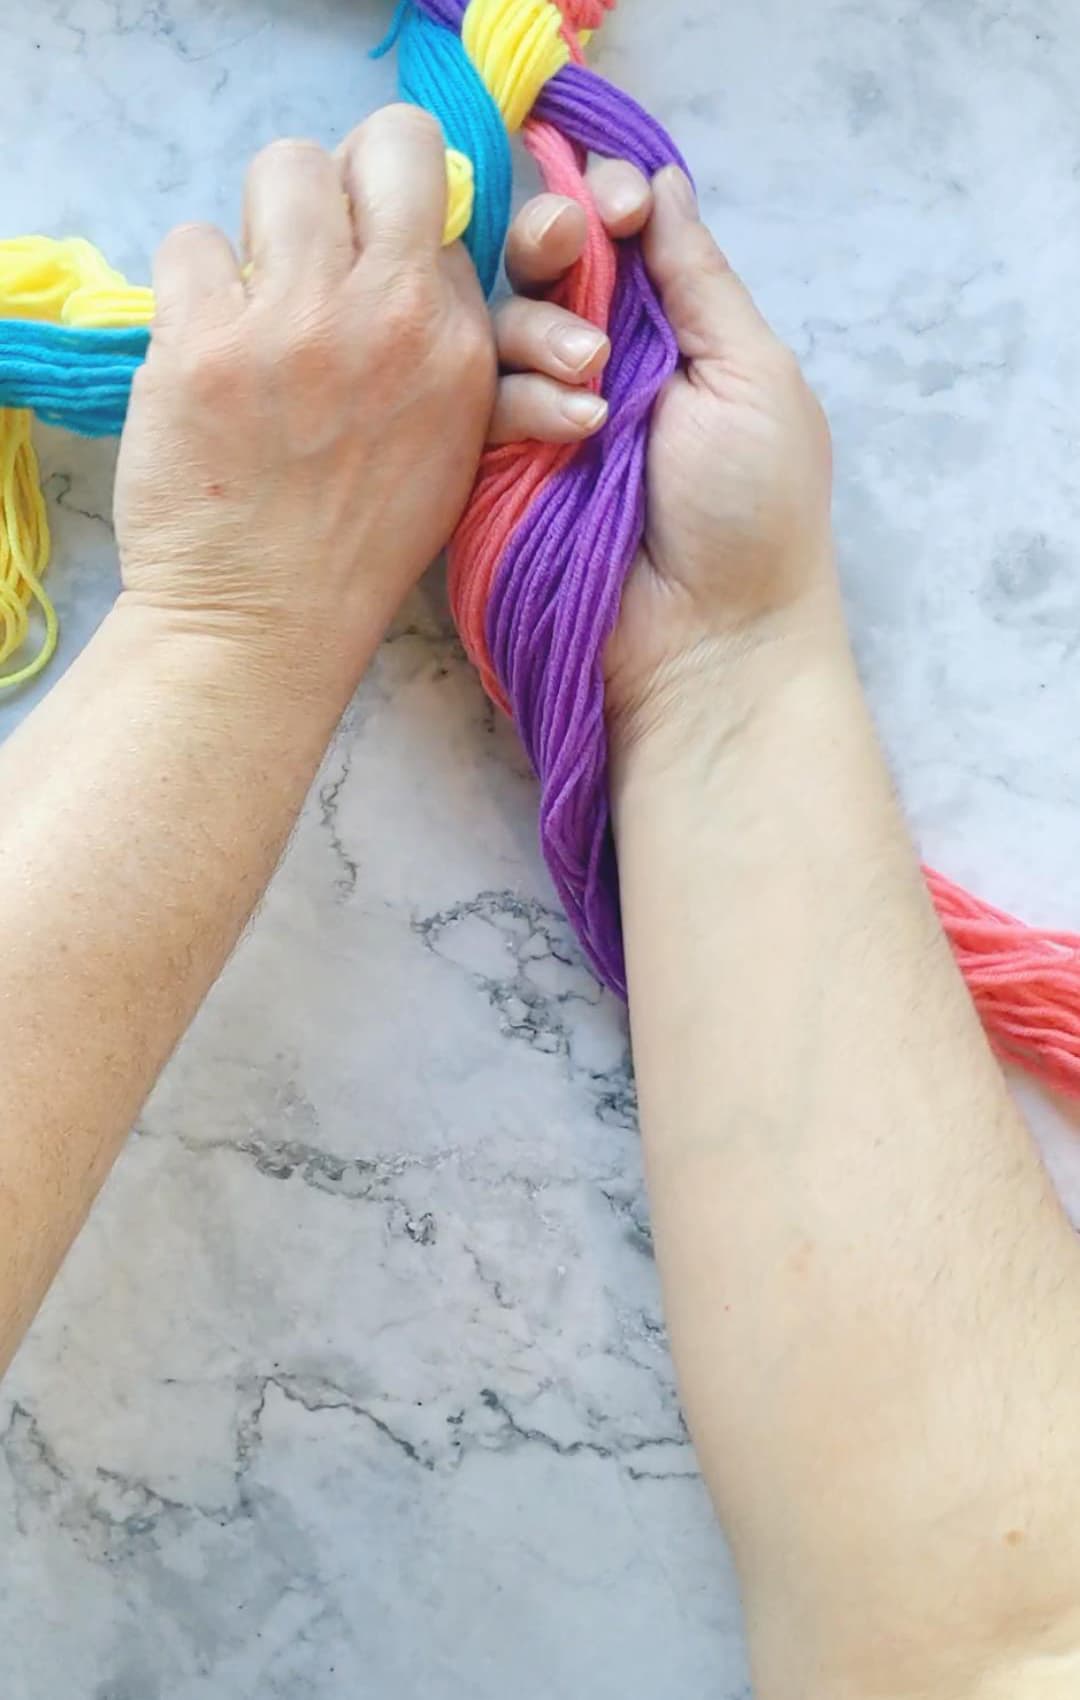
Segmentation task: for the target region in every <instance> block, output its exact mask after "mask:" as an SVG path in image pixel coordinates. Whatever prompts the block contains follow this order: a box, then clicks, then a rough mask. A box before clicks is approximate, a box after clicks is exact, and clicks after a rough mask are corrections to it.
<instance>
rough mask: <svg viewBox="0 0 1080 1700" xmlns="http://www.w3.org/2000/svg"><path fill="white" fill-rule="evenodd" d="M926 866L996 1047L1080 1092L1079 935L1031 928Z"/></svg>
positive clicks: (1058, 1085)
mask: <svg viewBox="0 0 1080 1700" xmlns="http://www.w3.org/2000/svg"><path fill="white" fill-rule="evenodd" d="M925 873H926V883H927V885H928V887H929V889H930V895H931V897H932V898H933V900H934V905H935V907H936V909H937V911H938V914H939V915H940V917H941V921H942V924H943V926H944V928H945V932H946V934H947V935H948V939H949V943H950V944H951V945H952V948H953V953H954V955H955V957H956V960H957V962H958V963H959V965H960V970H961V972H962V973H963V976H964V979H965V980H966V981H967V985H968V990H969V991H970V992H971V995H972V997H973V998H974V1000H975V1007H976V1009H977V1010H978V1012H979V1015H980V1017H981V1018H982V1021H983V1025H984V1026H985V1028H986V1030H987V1033H988V1034H989V1036H990V1039H991V1042H992V1043H993V1045H994V1048H995V1050H996V1051H997V1052H998V1054H999V1055H1000V1056H1001V1057H1002V1058H1003V1059H1005V1060H1007V1061H1009V1062H1014V1063H1016V1064H1017V1066H1018V1067H1020V1068H1023V1069H1024V1070H1026V1072H1027V1073H1028V1074H1031V1075H1033V1076H1034V1077H1035V1078H1036V1079H1038V1080H1042V1081H1043V1082H1045V1084H1046V1085H1047V1086H1050V1087H1052V1088H1054V1089H1055V1090H1056V1091H1058V1092H1064V1093H1066V1094H1067V1095H1068V1096H1069V1097H1071V1098H1080V935H1077V934H1076V933H1058V932H1037V931H1035V930H1034V929H1033V928H1031V927H1026V926H1025V925H1024V924H1023V922H1022V921H1018V920H1016V918H1015V917H1014V916H1012V915H1007V914H1005V913H1004V912H1003V911H1002V910H1000V909H994V908H992V907H991V906H990V904H988V903H984V902H982V900H981V899H980V898H977V897H972V896H971V894H970V893H969V892H966V891H963V890H962V889H961V888H960V887H959V886H957V885H953V884H952V882H951V881H950V880H947V879H945V878H944V877H943V876H942V875H941V874H938V873H934V872H933V870H932V869H929V868H928V869H926V870H925Z"/></svg>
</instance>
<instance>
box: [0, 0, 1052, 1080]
mask: <svg viewBox="0 0 1080 1700" xmlns="http://www.w3.org/2000/svg"><path fill="white" fill-rule="evenodd" d="M614 5H615V0H402V4H401V5H400V6H399V8H398V13H397V17H396V19H395V24H394V28H393V30H392V32H391V37H390V39H389V41H388V43H387V44H385V45H386V46H390V45H396V47H397V51H398V60H399V72H400V84H401V91H402V94H403V95H404V97H405V98H406V99H408V100H410V101H413V102H415V103H416V104H418V105H421V106H424V107H426V108H427V109H428V110H430V111H431V112H433V113H434V114H435V115H436V116H437V117H438V118H439V119H440V121H441V123H442V126H443V129H444V132H445V134H446V139H447V142H448V144H449V152H448V172H449V181H450V189H451V193H450V214H449V217H448V225H447V240H454V239H456V238H457V237H458V236H461V235H462V234H463V235H464V239H465V241H466V244H467V245H468V248H469V250H470V252H471V254H472V256H473V259H474V261H475V263H476V267H477V271H478V273H479V275H480V278H481V281H482V283H483V285H484V288H485V290H487V291H488V292H490V291H491V289H492V288H493V287H494V284H495V281H496V278H497V275H498V270H499V264H500V260H501V255H502V248H503V244H504V241H505V238H506V233H507V229H508V226H509V221H510V205H511V192H512V179H513V163H512V154H511V137H512V135H513V134H514V133H515V132H517V131H519V130H520V131H521V132H522V134H523V138H524V141H525V145H526V147H527V148H528V149H529V151H530V153H531V154H532V155H533V157H534V159H535V160H536V162H537V164H538V166H539V169H540V173H541V176H542V178H543V180H544V183H545V186H546V187H547V188H548V189H550V190H552V191H554V192H555V193H558V194H562V195H568V196H571V197H573V198H574V199H575V200H576V201H578V202H579V203H580V205H581V206H582V208H583V210H584V212H585V215H586V219H587V221H588V232H589V234H588V241H587V245H586V250H585V253H584V256H583V258H582V260H581V262H580V263H579V264H578V266H576V267H575V268H574V271H573V272H572V274H571V275H570V276H569V278H568V279H567V280H566V282H565V283H564V284H563V285H562V286H561V287H560V289H559V291H558V292H557V298H558V299H559V300H560V301H561V302H562V303H563V304H564V305H565V306H567V307H568V308H570V309H571V310H572V311H574V312H576V313H579V314H581V315H582V316H584V317H586V318H588V319H590V320H591V321H592V322H593V323H595V324H597V325H599V326H601V327H603V328H604V329H606V330H607V331H608V334H609V336H610V339H611V346H612V353H611V359H610V361H609V364H608V367H607V369H606V372H605V374H604V378H603V380H602V387H603V393H604V395H605V397H606V399H607V401H608V403H609V416H608V421H607V424H606V425H605V427H604V429H603V430H602V432H601V433H600V434H599V435H598V436H597V437H595V438H594V439H592V440H591V441H589V442H587V443H585V444H583V445H582V446H580V447H567V448H553V447H549V446H546V445H539V444H535V443H523V444H518V445H514V446H511V447H508V448H500V449H497V450H494V451H492V452H490V453H488V454H487V455H486V456H485V457H484V460H483V463H482V465H481V468H480V472H479V476H478V479H477V484H476V488H475V491H474V494H473V497H472V500H471V503H470V506H469V509H468V511H467V513H466V515H465V517H464V519H463V521H462V524H461V526H460V528H459V530H458V533H457V535H456V537H455V538H454V540H453V543H452V545H451V549H450V589H451V599H452V604H453V609H454V615H455V619H456V621H457V624H458V628H459V631H460V633H461V637H462V641H463V643H464V645H465V648H466V650H467V651H468V654H469V656H470V657H471V659H472V661H473V662H474V663H475V665H476V667H477V669H478V671H479V673H480V675H481V678H482V680H483V683H484V686H485V688H486V690H487V691H488V693H489V695H490V696H491V697H492V698H493V700H494V701H495V702H496V703H498V704H499V705H500V706H501V707H502V708H503V709H504V710H506V711H507V712H508V713H509V714H510V715H511V716H512V717H513V720H514V722H515V724H516V725H517V728H518V730H519V732H520V735H521V737H522V740H523V742H524V745H525V748H526V750H527V752H528V755H529V758H530V760H531V762H532V765H533V767H534V769H535V771H536V774H537V777H538V779H539V783H540V796H541V801H540V827H541V840H542V844H543V850H544V854H545V857H546V860H547V863H548V866H549V868H550V870H551V875H552V878H553V880H554V882H555V885H556V887H557V889H558V892H559V895H560V898H561V900H562V902H563V903H564V905H565V907H566V912H567V915H568V917H569V919H570V921H571V923H572V925H573V927H574V930H575V932H576V933H577V936H578V938H579V939H580V941H581V944H582V948H583V950H584V952H585V954H586V956H587V958H588V960H589V962H590V964H591V965H592V967H593V969H594V970H595V972H596V974H597V975H598V977H599V978H600V979H601V980H602V981H604V982H605V983H606V984H607V985H608V986H610V987H612V988H613V989H614V990H615V991H617V992H619V993H620V994H623V995H625V989H626V986H625V969H624V962H623V951H622V934H621V926H620V918H619V890H618V872H617V867H616V860H615V847H614V840H613V836H612V828H611V817H610V810H609V802H608V756H607V735H606V727H605V720H604V681H603V669H602V658H603V652H604V648H605V645H606V643H607V640H608V638H609V636H610V634H611V631H612V628H613V626H614V623H615V619H616V617H617V614H618V610H619V603H620V598H621V594H622V589H623V585H624V583H625V580H626V575H627V573H628V571H629V568H630V565H631V563H632V561H633V559H634V556H635V554H636V552H637V550H638V548H639V546H640V543H641V539H642V535H643V530H644V522H645V498H644V490H645V454H646V446H647V438H648V431H649V423H650V418H651V413H652V408H653V404H654V402H655V401H656V399H657V397H658V395H659V393H660V391H661V389H662V388H663V386H664V384H665V383H666V381H667V380H668V378H669V377H670V376H671V374H672V373H673V372H674V371H675V369H676V367H677V364H678V359H679V354H678V348H677V346H676V342H675V338H674V336H673V333H672V330H671V327H670V325H669V324H668V322H667V319H666V317H665V315H664V312H663V308H662V306H661V303H660V301H659V299H658V297H657V294H656V291H655V289H654V288H653V286H652V283H651V281H650V279H649V277H648V274H647V271H646V268H645V265H644V261H643V258H642V253H641V248H640V244H639V243H638V242H637V241H629V242H623V243H619V244H618V245H617V247H616V245H614V244H613V243H612V242H611V241H610V239H609V238H608V236H607V234H606V232H605V230H604V228H603V225H602V223H601V221H600V219H599V217H598V215H597V212H596V209H595V207H594V205H593V202H592V199H591V197H590V194H589V190H588V187H587V184H586V181H585V177H584V166H585V160H586V156H587V154H589V153H597V154H601V155H606V156H609V157H614V158H621V159H627V160H630V161H631V162H632V163H633V164H635V165H637V166H638V167H639V168H640V169H641V170H642V171H643V172H645V173H646V175H649V176H651V175H652V174H654V173H655V172H656V171H658V170H660V169H661V168H662V167H664V166H666V165H671V164H679V165H682V164H683V161H682V159H681V157H680V155H679V152H678V150H677V148H676V147H675V145H674V143H673V142H672V141H671V139H670V138H669V137H668V136H667V134H666V133H665V131H664V130H663V129H662V128H661V126H660V125H659V124H658V123H656V122H655V120H653V119H652V118H650V117H649V115H648V114H647V113H646V112H644V111H643V110H642V108H641V107H640V106H638V105H637V104H636V102H634V101H633V100H632V99H631V98H630V97H629V96H628V95H626V94H624V93H622V92H620V91H619V90H617V89H616V88H614V87H613V86H612V85H611V84H610V83H608V82H606V81H605V80H604V79H603V78H602V77H600V76H598V75H596V74H595V73H594V72H592V71H590V70H589V69H588V68H587V67H586V65H585V63H584V46H585V43H586V41H587V39H588V36H589V34H591V32H592V31H593V30H595V29H597V28H598V27H599V26H600V25H601V24H602V23H603V21H604V18H605V16H606V14H607V12H608V11H609V10H611V9H612V8H613V7H614ZM152 316H153V299H152V296H151V295H150V292H149V291H148V290H142V289H136V288H133V287H132V286H131V285H129V284H127V283H126V281H125V280H124V279H123V278H122V277H121V276H120V275H119V274H118V273H116V272H114V271H112V269H111V268H110V267H109V266H108V265H107V264H106V262H105V261H104V260H103V259H102V257H101V256H100V255H99V254H98V253H97V251H96V250H95V249H93V248H92V247H91V246H90V245H89V244H88V243H85V242H81V241H69V242H59V243H58V242H50V241H47V240H46V239H44V238H40V237H32V238H27V239H25V240H21V241H15V242H0V514H2V524H0V688H3V687H11V686H14V685H18V684H21V683H25V682H26V681H27V680H28V679H29V678H31V677H33V676H34V675H35V674H36V673H37V672H39V671H40V670H41V668H42V667H43V666H44V665H45V664H46V663H47V661H48V659H49V657H50V656H51V654H52V651H53V648H54V646H55V642H56V620H55V615H54V613H53V611H52V608H51V605H50V603H49V601H48V597H47V595H46V594H45V591H44V587H43V585H42V576H43V574H44V571H45V568H46V565H47V562H48V552H49V536H48V522H47V517H46V511H45V504H44V501H43V499H42V496H41V492H40V487H39V480H38V469H37V463H36V459H35V456H34V450H33V446H32V443H31V439H30V418H31V415H33V414H36V415H37V416H38V417H39V418H41V419H43V420H45V421H46V422H48V423H50V424H53V425H61V426H65V427H67V428H68V429H71V430H74V431H77V432H80V433H82V434H85V435H90V436H98V435H107V434H112V433H117V432H119V431H120V430H121V429H122V426H123V422H124V418H125V415H126V410H127V404H128V398H129V394H130V389H131V383H132V379H133V377H134V374H135V371H136V370H137V368H138V366H139V364H140V363H141V361H142V360H143V359H144V357H145V353H146V348H147V343H148V330H147V327H148V326H149V324H150V322H151V320H152ZM34 604H37V605H38V607H39V608H40V609H41V611H42V614H43V624H44V638H43V641H42V644H41V647H40V648H39V650H38V652H37V654H36V655H35V656H34V657H33V658H32V659H31V660H30V661H28V662H26V663H24V664H22V665H21V666H16V668H15V669H14V670H9V671H7V672H6V673H5V672H3V671H2V669H3V667H4V665H5V664H7V663H9V662H10V660H11V658H12V657H14V656H15V655H16V653H17V652H18V651H19V650H20V648H21V647H22V646H23V644H24V643H25V641H26V638H27V635H28V632H29V629H30V625H31V619H30V611H31V608H32V607H33V605H34ZM927 883H928V886H929V889H930V893H931V896H932V897H933V900H934V902H935V905H936V907H937V909H938V912H939V914H940V916H941V919H942V922H943V924H944V927H945V930H946V932H947V934H948V936H949V939H950V941H951V943H952V946H953V949H954V952H955V954H956V957H957V960H958V962H959V964H960V967H961V969H962V971H963V973H964V976H965V978H966V980H967V983H968V986H969V988H970V990H971V993H972V996H973V998H974V1000H975V1003H976V1005H977V1007H978V1009H979V1012H980V1015H981V1016H982V1019H983V1021H984V1022H985V1024H986V1027H987V1030H988V1032H989V1034H990V1037H991V1039H992V1041H993V1042H994V1044H995V1046H996V1047H997V1049H998V1050H999V1052H1000V1053H1001V1054H1002V1055H1003V1056H1004V1057H1006V1058H1008V1059H1010V1060H1013V1061H1015V1062H1017V1063H1019V1064H1020V1065H1021V1066H1022V1067H1024V1068H1026V1069H1028V1070H1029V1071H1030V1072H1032V1073H1033V1074H1035V1075H1037V1076H1039V1077H1040V1078H1042V1079H1043V1080H1044V1081H1046V1082H1047V1083H1048V1084H1050V1085H1052V1086H1054V1087H1056V1088H1057V1089H1059V1090H1062V1091H1064V1092H1067V1093H1070V1094H1073V1095H1078V1096H1080V937H1077V936H1074V935H1072V934H1068V933H1053V932H1037V931H1033V930H1031V929H1029V928H1026V927H1024V926H1023V925H1022V924H1021V923H1020V922H1018V921H1016V920H1014V919H1013V918H1012V917H1010V916H1008V915H1005V914H1002V913H1001V912H999V911H997V910H995V909H992V908H990V907H989V906H987V905H986V904H983V903H981V902H979V901H978V900H977V899H975V898H973V897H970V896H969V895H968V894H967V893H965V892H962V891H960V890H959V889H958V888H957V887H955V886H953V885H951V884H950V883H949V882H948V881H947V880H944V879H943V878H942V877H941V876H940V875H937V874H933V873H928V874H927ZM718 948H722V941H721V943H719V944H718Z"/></svg>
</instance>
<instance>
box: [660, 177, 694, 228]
mask: <svg viewBox="0 0 1080 1700" xmlns="http://www.w3.org/2000/svg"><path fill="white" fill-rule="evenodd" d="M664 185H665V188H666V189H667V192H668V194H669V195H670V196H671V198H672V200H673V201H674V202H675V205H676V206H677V207H678V209H679V211H680V212H681V213H684V214H685V216H686V217H687V218H697V216H698V198H697V192H696V190H695V189H694V185H693V184H692V183H691V181H690V179H689V177H688V176H687V175H686V172H685V171H681V170H680V169H679V167H678V166H677V165H671V166H669V167H668V169H667V170H666V171H665V172H664Z"/></svg>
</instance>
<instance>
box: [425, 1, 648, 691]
mask: <svg viewBox="0 0 1080 1700" xmlns="http://www.w3.org/2000/svg"><path fill="white" fill-rule="evenodd" d="M571 38H572V48H573V49H576V45H577V44H576V37H574V36H573V35H572V32H571ZM525 145H526V147H527V148H528V150H529V152H530V153H531V154H532V156H533V158H534V159H535V160H536V162H537V165H538V166H539V167H540V175H541V177H542V178H543V180H544V186H545V188H546V189H548V190H550V191H551V192H552V193H553V194H556V195H565V196H568V197H569V198H570V199H571V200H574V201H577V203H578V205H579V206H580V207H582V208H583V210H584V213H585V217H586V220H587V221H588V236H587V238H586V243H585V249H584V252H583V254H582V256H581V259H580V260H579V261H578V263H577V265H576V266H575V267H574V268H573V270H572V271H571V272H570V274H569V276H568V277H567V278H566V279H565V281H564V282H563V283H562V284H560V285H559V287H558V288H557V289H555V290H553V291H552V299H553V300H554V301H557V302H558V303H559V305H560V306H563V307H566V308H568V309H569V311H570V312H571V313H577V314H578V315H579V317H581V318H583V319H588V320H590V322H591V323H592V324H594V325H599V326H600V328H601V329H602V330H606V329H607V326H608V320H609V318H610V315H611V302H612V298H613V296H614V294H615V275H616V270H617V265H618V262H617V259H616V255H615V248H614V244H613V243H612V241H611V238H610V237H609V236H608V234H607V231H606V230H605V229H604V226H603V223H602V222H601V219H600V215H599V213H598V212H597V210H596V205H595V203H594V201H593V198H592V195H591V194H590V192H589V186H588V184H587V183H586V181H585V176H584V161H583V159H582V158H581V156H580V155H579V153H578V150H577V149H576V148H575V147H574V146H573V145H572V143H570V142H568V141H567V139H566V137H565V136H563V135H561V134H560V132H559V131H558V130H556V129H554V128H553V127H552V125H550V124H544V123H541V122H540V120H539V119H530V120H529V122H528V123H527V124H526V126H525ZM594 387H595V386H594ZM576 453H577V450H576V448H575V447H574V445H573V444H570V445H569V446H567V447H565V448H557V447H553V446H552V445H550V444H545V443H511V444H509V445H508V446H507V447H505V448H499V449H492V450H490V451H489V452H488V453H487V454H486V455H485V456H484V458H483V460H482V461H481V463H480V472H479V476H478V478H477V482H476V488H475V490H474V492H473V497H472V501H471V502H470V504H469V508H468V511H467V513H466V514H465V517H464V519H463V520H462V521H461V524H460V525H459V527H458V530H457V533H456V535H455V537H454V541H453V543H452V544H451V546H450V554H449V566H450V571H449V584H450V603H451V607H452V608H453V612H454V619H455V621H456V623H457V627H458V630H459V632H460V634H461V640H462V642H463V643H464V645H465V649H466V651H467V653H468V656H469V659H470V660H471V661H472V663H473V665H474V666H475V667H476V669H477V671H478V672H479V674H480V677H481V680H482V681H483V685H484V689H485V690H486V691H487V693H488V695H489V696H490V697H491V698H492V700H493V701H494V702H497V703H498V705H499V707H500V708H502V709H503V710H504V712H505V713H507V714H509V712H510V707H509V704H508V703H507V701H506V696H505V693H504V691H503V689H502V686H501V684H500V683H499V680H498V678H497V677H496V674H495V670H494V668H493V667H492V665H491V656H490V653H489V651H488V642H487V608H488V601H489V598H490V596H491V587H492V584H493V582H494V580H495V576H496V574H497V573H498V570H499V564H500V562H501V560H502V557H503V553H504V551H505V548H506V545H507V543H508V542H509V540H510V539H511V537H513V535H514V533H515V532H516V530H517V528H518V526H519V525H520V523H521V521H522V519H523V518H524V517H525V515H526V513H527V512H528V511H529V509H530V508H531V507H532V505H533V503H534V502H535V500H536V498H537V497H538V496H539V494H540V492H541V490H542V489H543V487H544V485H545V484H546V483H547V482H548V480H549V479H550V478H552V477H554V476H555V474H556V473H558V472H560V471H561V470H562V468H563V467H564V466H566V465H567V464H568V463H569V461H571V460H572V459H573V457H574V455H575V454H576Z"/></svg>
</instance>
